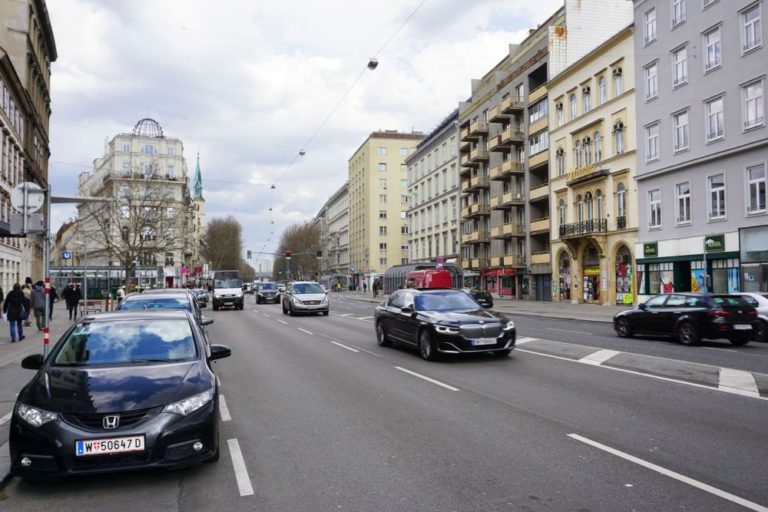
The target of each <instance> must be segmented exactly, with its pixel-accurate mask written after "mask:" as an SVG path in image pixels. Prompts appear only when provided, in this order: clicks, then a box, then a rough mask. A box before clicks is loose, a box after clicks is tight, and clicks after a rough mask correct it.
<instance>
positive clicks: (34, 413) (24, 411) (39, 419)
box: [16, 403, 59, 427]
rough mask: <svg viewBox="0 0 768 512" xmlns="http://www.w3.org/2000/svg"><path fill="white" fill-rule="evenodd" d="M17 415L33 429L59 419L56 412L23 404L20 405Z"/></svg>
mask: <svg viewBox="0 0 768 512" xmlns="http://www.w3.org/2000/svg"><path fill="white" fill-rule="evenodd" d="M16 414H17V415H18V416H19V418H21V419H23V420H24V421H26V422H27V423H29V424H30V425H32V426H33V427H40V426H42V425H45V424H46V423H48V422H49V421H53V420H55V419H58V417H59V415H58V414H56V413H55V412H49V411H44V410H42V409H37V408H36V407H32V406H29V405H27V404H23V403H19V406H18V407H17V408H16Z"/></svg>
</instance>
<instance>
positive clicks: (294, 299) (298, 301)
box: [291, 297, 303, 305]
mask: <svg viewBox="0 0 768 512" xmlns="http://www.w3.org/2000/svg"><path fill="white" fill-rule="evenodd" d="M291 298H292V299H293V303H294V304H299V305H300V304H303V302H301V301H300V300H299V299H297V298H296V297H291Z"/></svg>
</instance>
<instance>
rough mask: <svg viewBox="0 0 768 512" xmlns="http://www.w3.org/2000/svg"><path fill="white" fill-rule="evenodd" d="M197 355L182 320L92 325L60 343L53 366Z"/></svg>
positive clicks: (102, 363)
mask: <svg viewBox="0 0 768 512" xmlns="http://www.w3.org/2000/svg"><path fill="white" fill-rule="evenodd" d="M196 355H197V347H196V345H195V341H194V336H193V334H192V328H191V327H190V325H189V322H188V321H187V320H186V319H153V320H147V319H141V320H125V321H120V320H114V321H109V322H92V323H90V324H85V325H81V326H78V327H77V328H75V329H74V330H73V331H72V332H71V333H70V335H69V337H67V338H66V339H65V340H63V341H62V343H61V345H60V348H59V350H58V351H57V352H56V355H55V358H54V361H53V364H54V366H91V365H113V364H131V363H133V364H136V363H147V362H171V361H188V360H191V359H194V358H195V356H196Z"/></svg>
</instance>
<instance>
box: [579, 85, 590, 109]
mask: <svg viewBox="0 0 768 512" xmlns="http://www.w3.org/2000/svg"><path fill="white" fill-rule="evenodd" d="M590 92H591V91H590V89H589V87H584V88H583V89H582V90H581V102H582V104H583V105H584V112H589V111H590V110H592V104H591V100H590V98H591V95H590Z"/></svg>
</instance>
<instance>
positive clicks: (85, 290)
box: [83, 239, 88, 316]
mask: <svg viewBox="0 0 768 512" xmlns="http://www.w3.org/2000/svg"><path fill="white" fill-rule="evenodd" d="M83 297H84V299H85V302H83V316H85V314H86V313H88V240H86V239H83Z"/></svg>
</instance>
